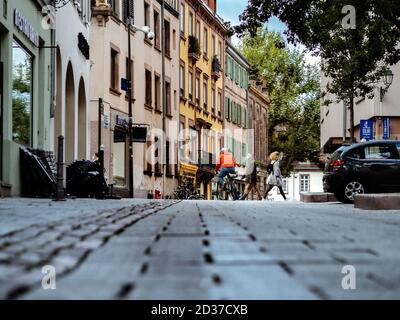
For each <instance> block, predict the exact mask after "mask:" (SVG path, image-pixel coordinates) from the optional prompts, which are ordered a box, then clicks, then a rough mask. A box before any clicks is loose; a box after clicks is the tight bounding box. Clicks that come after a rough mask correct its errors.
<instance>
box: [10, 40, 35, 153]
mask: <svg viewBox="0 0 400 320" xmlns="http://www.w3.org/2000/svg"><path fill="white" fill-rule="evenodd" d="M12 70H13V71H12V138H13V140H14V141H15V142H17V143H21V144H23V145H28V146H29V145H31V131H32V128H31V123H32V57H31V55H30V54H29V53H27V52H26V51H25V50H24V49H23V48H22V47H21V46H20V45H19V44H18V43H17V42H13V45H12Z"/></svg>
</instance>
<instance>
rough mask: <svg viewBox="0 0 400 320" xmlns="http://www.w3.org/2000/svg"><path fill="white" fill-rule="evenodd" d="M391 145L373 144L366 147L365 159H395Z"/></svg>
mask: <svg viewBox="0 0 400 320" xmlns="http://www.w3.org/2000/svg"><path fill="white" fill-rule="evenodd" d="M390 149H391V148H390V145H388V144H384V145H372V146H366V147H365V148H364V153H365V159H376V160H379V159H381V160H384V159H394V158H395V157H394V156H393V155H392V154H391V150H390Z"/></svg>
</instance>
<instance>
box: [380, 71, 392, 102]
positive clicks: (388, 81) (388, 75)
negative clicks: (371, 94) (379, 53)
mask: <svg viewBox="0 0 400 320" xmlns="http://www.w3.org/2000/svg"><path fill="white" fill-rule="evenodd" d="M393 78H394V74H393V72H392V70H390V69H386V70H385V74H384V75H383V84H384V85H385V87H384V88H382V87H381V88H380V98H381V102H382V101H383V98H384V97H385V94H386V92H388V90H389V87H390V86H391V85H392V83H393Z"/></svg>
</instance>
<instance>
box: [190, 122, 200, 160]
mask: <svg viewBox="0 0 400 320" xmlns="http://www.w3.org/2000/svg"><path fill="white" fill-rule="evenodd" d="M189 132H190V149H189V150H190V161H191V163H196V159H197V140H198V134H197V131H196V130H195V129H193V127H190V130H189Z"/></svg>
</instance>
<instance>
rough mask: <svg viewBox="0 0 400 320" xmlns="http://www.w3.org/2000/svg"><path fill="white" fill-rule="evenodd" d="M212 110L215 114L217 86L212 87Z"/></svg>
mask: <svg viewBox="0 0 400 320" xmlns="http://www.w3.org/2000/svg"><path fill="white" fill-rule="evenodd" d="M211 112H212V114H215V87H213V88H212V89H211Z"/></svg>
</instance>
